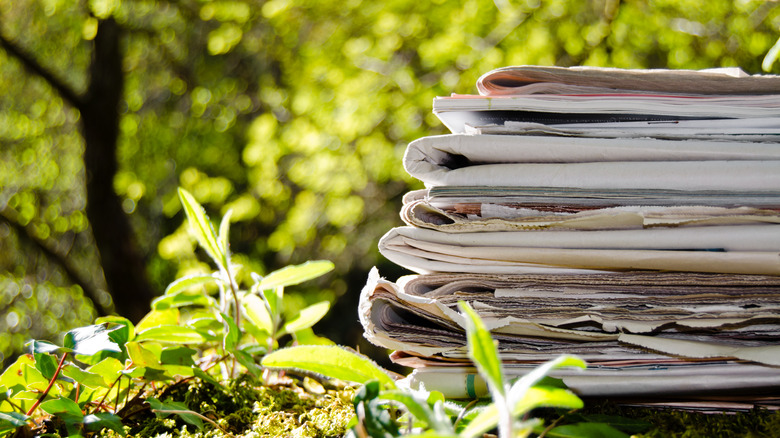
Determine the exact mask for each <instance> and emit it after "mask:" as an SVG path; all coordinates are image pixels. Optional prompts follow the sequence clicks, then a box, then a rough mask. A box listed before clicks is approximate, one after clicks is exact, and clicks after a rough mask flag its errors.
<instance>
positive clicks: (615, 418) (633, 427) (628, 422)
mask: <svg viewBox="0 0 780 438" xmlns="http://www.w3.org/2000/svg"><path fill="white" fill-rule="evenodd" d="M566 420H567V422H569V423H604V424H608V425H610V426H612V427H614V428H615V429H618V430H620V431H623V432H626V433H628V434H638V433H643V432H647V431H648V430H650V428H651V427H653V424H652V423H650V422H647V421H644V420H639V419H635V418H626V417H622V416H620V415H607V414H581V413H573V414H568V415H566Z"/></svg>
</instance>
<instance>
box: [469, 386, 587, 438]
mask: <svg viewBox="0 0 780 438" xmlns="http://www.w3.org/2000/svg"><path fill="white" fill-rule="evenodd" d="M582 406H583V403H582V400H581V399H580V398H579V397H577V396H576V395H575V394H573V393H572V392H571V391H569V390H568V389H563V388H542V387H536V386H535V387H531V388H530V389H529V390H528V391H526V392H525V394H524V396H523V398H522V399H521V400H520V401H518V402H517V403H515V405H514V407H513V410H512V415H513V416H515V417H518V416H521V415H523V414H525V413H526V412H528V411H530V410H532V409H534V408H538V407H553V408H565V409H580V408H582ZM497 424H498V408H497V407H496V405H495V404H490V405H488V406H485V407H484V408H482V410H481V411H480V412H479V413H478V414H477V415H476V416H475V417H474V418H472V419H471V421H470V422H469V423H468V425H467V426H466V427H465V428H464V429H463V430H462V431H461V435H462V436H464V437H477V436H482V434H484V433H486V432H488V431H489V430H491V429H493V428H495V427H496V425H497Z"/></svg>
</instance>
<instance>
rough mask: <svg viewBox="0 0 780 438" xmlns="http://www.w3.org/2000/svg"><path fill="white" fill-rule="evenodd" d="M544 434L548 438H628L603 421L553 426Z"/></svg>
mask: <svg viewBox="0 0 780 438" xmlns="http://www.w3.org/2000/svg"><path fill="white" fill-rule="evenodd" d="M545 436H548V437H550V438H628V435H627V434H625V433H623V432H621V431H619V430H617V429H615V428H614V427H612V426H610V425H608V424H604V423H577V424H567V425H564V426H558V427H555V428H553V429H551V430H549V431H548V432H547V434H546V435H545Z"/></svg>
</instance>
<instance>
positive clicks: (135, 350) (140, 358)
mask: <svg viewBox="0 0 780 438" xmlns="http://www.w3.org/2000/svg"><path fill="white" fill-rule="evenodd" d="M127 355H128V356H130V360H131V361H132V363H133V366H135V367H136V368H149V367H151V368H159V367H160V358H159V357H158V356H157V355H156V354H154V352H153V351H152V350H149V349H148V348H146V347H144V346H143V345H142V344H139V343H138V342H135V341H133V342H128V343H127Z"/></svg>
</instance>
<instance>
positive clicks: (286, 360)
mask: <svg viewBox="0 0 780 438" xmlns="http://www.w3.org/2000/svg"><path fill="white" fill-rule="evenodd" d="M458 305H459V307H460V309H461V311H462V312H463V314H464V316H465V317H466V321H467V327H466V329H467V341H468V351H469V357H470V358H471V359H472V361H473V362H474V363H475V364H476V365H477V369H478V371H479V373H480V374H481V375H482V376H483V377H484V378H485V380H486V381H487V382H488V387H489V388H490V393H491V396H492V401H491V402H490V403H487V404H484V403H483V404H482V405H476V406H475V407H472V406H470V405H463V404H459V403H455V402H452V401H446V400H445V399H444V396H443V395H442V394H441V393H439V392H437V391H431V392H427V391H425V390H415V389H412V388H409V387H406V386H401V385H399V384H397V383H396V382H395V381H394V380H392V379H390V377H389V376H388V374H387V372H386V371H384V370H382V369H381V368H380V367H378V366H377V365H375V364H374V363H373V362H371V361H370V360H368V359H367V358H365V357H363V356H361V355H359V354H357V353H355V352H351V351H348V350H344V349H338V347H320V346H305V347H290V348H286V349H282V350H279V351H275V352H273V353H271V354H268V355H266V356H265V357H264V358H263V361H262V364H263V366H266V367H271V368H285V369H298V370H302V371H306V372H314V373H318V374H324V375H327V376H329V377H333V378H338V379H343V380H348V381H352V382H356V383H358V384H361V385H362V386H361V388H360V389H359V390H358V391H357V392H356V394H355V398H354V401H353V403H354V405H355V410H356V417H355V419H354V420H353V427H352V430H351V433H352V434H353V436H358V437H368V436H370V437H398V436H401V435H410V436H421V437H422V436H425V437H434V436H435V437H451V438H454V437H460V438H466V437H477V436H482V435H483V434H484V433H485V432H487V431H490V430H491V429H494V428H495V427H496V426H498V431H499V436H500V437H506V438H509V437H512V438H514V437H518V436H527V435H528V434H529V433H530V432H532V431H536V432H539V431H544V429H543V428H541V422H540V421H538V420H521V418H523V416H524V415H525V414H527V413H528V412H530V411H531V410H533V409H535V408H537V407H542V406H545V407H560V408H566V409H579V408H581V407H582V405H583V404H582V401H581V400H580V399H579V398H578V397H577V396H576V395H574V394H573V393H572V392H570V391H569V390H567V389H565V388H560V387H552V386H541V385H537V384H538V383H539V382H540V381H541V380H542V378H543V377H545V376H546V375H547V374H548V373H549V372H550V371H551V370H553V369H555V368H560V367H572V366H573V367H580V368H582V367H585V363H584V362H583V361H582V360H580V359H578V358H576V357H573V356H562V357H559V358H558V359H555V360H553V361H550V362H547V363H545V364H543V365H541V366H540V367H538V368H536V369H535V370H533V371H532V372H530V373H528V374H526V375H525V376H523V377H522V378H520V379H518V380H517V381H515V382H514V383H513V384H511V385H509V384H507V383H506V381H505V378H504V375H503V370H502V367H501V361H500V359H499V356H498V351H497V349H496V345H495V341H494V340H493V339H492V337H491V335H490V332H489V331H488V330H487V329H486V328H485V326H484V324H483V323H482V321H481V319H480V318H479V316H478V315H477V314H476V312H474V310H473V309H472V308H471V307H470V306H469V305H468V304H467V303H465V302H461V303H459V304H458ZM334 348H335V350H334ZM334 353H335V354H334ZM556 429H557V428H554V429H551V430H549V431H544V432H546V433H548V436H561V435H556V434H557V432H556ZM560 430H563V429H560ZM613 436H614V435H613Z"/></svg>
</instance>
